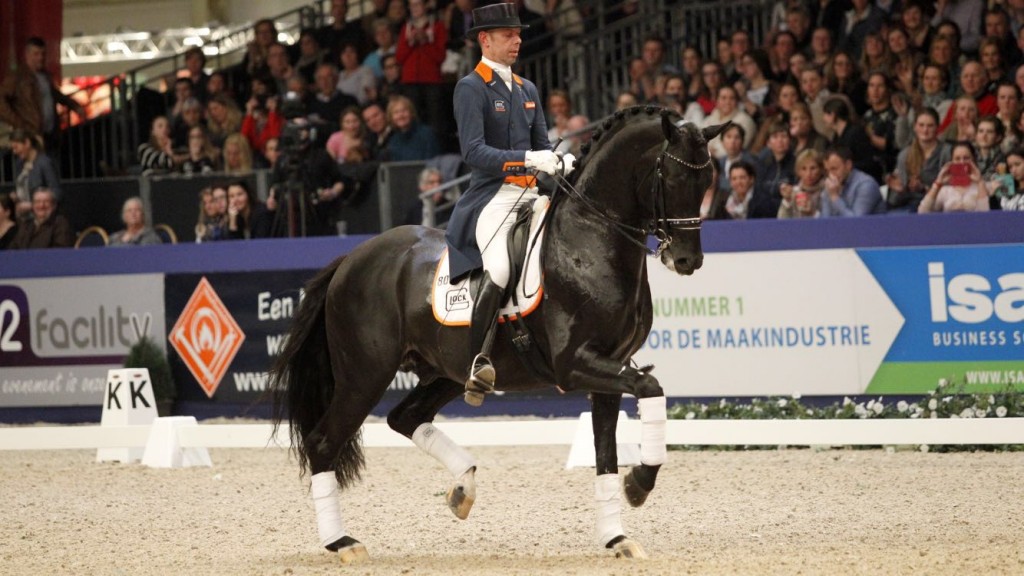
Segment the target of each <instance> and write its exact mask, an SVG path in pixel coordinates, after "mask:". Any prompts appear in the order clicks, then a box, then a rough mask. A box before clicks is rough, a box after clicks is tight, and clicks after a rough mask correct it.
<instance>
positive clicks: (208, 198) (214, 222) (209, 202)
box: [196, 186, 228, 244]
mask: <svg viewBox="0 0 1024 576" xmlns="http://www.w3.org/2000/svg"><path fill="white" fill-rule="evenodd" d="M227 215H228V190H227V188H225V187H223V186H215V187H212V188H209V187H207V188H203V189H202V190H200V191H199V218H198V219H197V220H196V243H197V244H201V243H203V242H215V241H217V240H225V239H226V238H227V234H226V230H227Z"/></svg>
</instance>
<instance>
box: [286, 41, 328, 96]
mask: <svg viewBox="0 0 1024 576" xmlns="http://www.w3.org/2000/svg"><path fill="white" fill-rule="evenodd" d="M298 49H299V57H298V58H297V59H296V60H295V65H294V68H295V70H296V71H297V72H298V73H299V74H301V75H302V77H303V78H305V79H306V82H308V83H309V84H312V83H313V80H314V75H315V74H316V67H317V66H319V65H320V63H321V62H323V61H324V56H325V55H326V54H327V51H326V50H324V49H323V47H322V46H320V41H319V40H317V38H316V31H315V30H313V29H310V28H307V29H305V30H303V31H302V32H301V33H299V42H298Z"/></svg>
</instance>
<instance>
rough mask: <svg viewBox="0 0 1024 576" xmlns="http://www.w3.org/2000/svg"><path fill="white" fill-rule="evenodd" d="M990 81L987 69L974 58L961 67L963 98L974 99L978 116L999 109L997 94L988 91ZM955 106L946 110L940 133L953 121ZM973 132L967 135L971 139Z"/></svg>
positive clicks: (990, 113) (992, 112)
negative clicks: (986, 75) (987, 77)
mask: <svg viewBox="0 0 1024 576" xmlns="http://www.w3.org/2000/svg"><path fill="white" fill-rule="evenodd" d="M987 84H988V81H987V80H986V78H985V70H984V68H982V67H981V64H979V63H978V62H975V61H973V60H971V61H969V62H967V63H966V64H964V66H963V68H961V69H960V89H961V93H962V96H961V98H968V99H971V100H973V101H974V103H975V104H976V108H977V116H989V115H992V114H995V113H996V112H998V111H999V107H998V106H997V105H996V96H995V94H992V93H990V92H987V91H986V86H987ZM955 108H956V107H955V106H954V107H953V108H950V110H949V111H948V112H946V116H945V118H943V120H942V122H941V123H940V124H939V133H940V134H941V133H943V131H944V130H945V129H946V128H947V127H948V126H949V125H950V124H952V123H953V121H954V117H953V115H954V111H955ZM971 137H973V134H971V135H970V136H968V137H967V139H970V138H971Z"/></svg>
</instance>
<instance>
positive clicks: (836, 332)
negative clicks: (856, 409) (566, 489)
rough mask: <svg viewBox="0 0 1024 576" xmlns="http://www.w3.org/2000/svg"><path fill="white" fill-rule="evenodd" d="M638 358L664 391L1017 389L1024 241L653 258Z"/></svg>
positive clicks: (1021, 375) (1022, 361) (1023, 367)
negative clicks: (678, 265) (691, 264)
mask: <svg viewBox="0 0 1024 576" xmlns="http://www.w3.org/2000/svg"><path fill="white" fill-rule="evenodd" d="M649 270H650V277H651V291H652V296H653V302H654V325H653V328H652V330H651V333H650V334H649V335H648V338H647V341H646V342H645V343H644V347H643V349H642V350H641V351H640V352H639V353H638V354H637V358H636V360H637V362H638V363H640V364H648V363H651V364H654V365H655V367H656V370H655V372H654V374H655V375H656V376H657V377H658V378H659V380H660V381H661V383H662V385H663V386H664V388H665V390H666V393H667V394H668V395H670V396H754V395H788V394H804V395H847V394H864V393H870V394H874V393H878V394H918V393H924V392H927V391H929V390H931V389H933V388H935V385H936V383H937V382H938V380H939V379H940V378H946V379H951V380H952V381H954V382H957V383H964V384H966V385H967V387H968V389H974V390H997V389H1002V388H1004V387H1006V386H1015V387H1018V388H1024V386H1022V385H1024V246H1019V245H1009V246H991V247H942V248H927V249H900V248H892V249H878V250H811V251H786V252H758V253H729V254H708V255H707V256H706V258H705V263H704V267H703V268H701V269H700V270H699V271H697V273H695V274H694V275H693V276H692V277H685V278H683V277H679V276H676V275H674V274H672V273H669V272H668V271H667V270H665V269H664V267H663V266H661V265H660V264H658V263H656V262H654V261H652V262H651V263H650V265H649Z"/></svg>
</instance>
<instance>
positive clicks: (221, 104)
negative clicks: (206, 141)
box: [206, 93, 242, 148]
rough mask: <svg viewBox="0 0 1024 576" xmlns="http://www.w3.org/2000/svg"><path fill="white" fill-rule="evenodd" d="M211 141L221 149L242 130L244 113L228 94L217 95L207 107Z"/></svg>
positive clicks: (207, 121) (207, 123)
mask: <svg viewBox="0 0 1024 576" xmlns="http://www.w3.org/2000/svg"><path fill="white" fill-rule="evenodd" d="M206 125H207V127H208V128H209V135H210V141H211V142H213V145H214V146H215V147H217V148H220V147H221V146H222V145H223V144H224V141H225V140H226V139H227V137H228V136H230V135H231V134H235V133H237V132H240V131H241V130H242V111H241V110H240V109H239V108H238V105H237V104H235V101H234V100H233V99H232V98H231V97H230V96H228V95H227V94H223V93H221V94H217V95H216V96H214V97H213V98H212V99H211V100H210V103H209V104H207V105H206Z"/></svg>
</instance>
